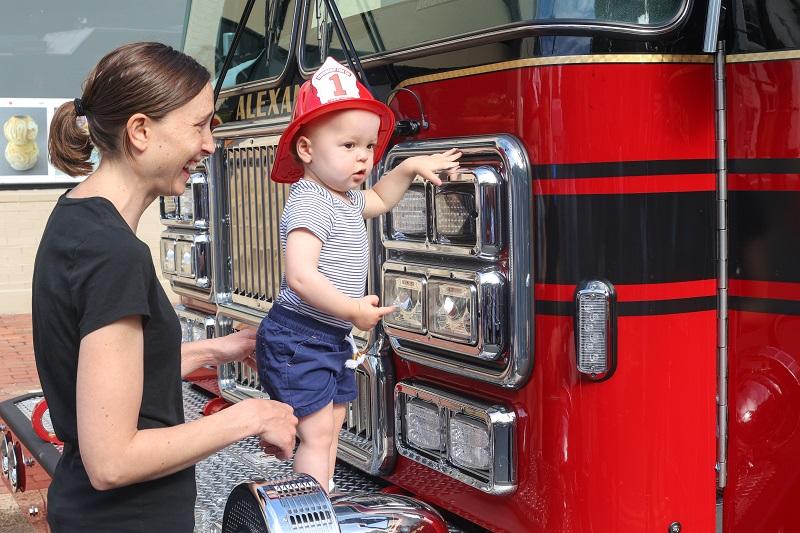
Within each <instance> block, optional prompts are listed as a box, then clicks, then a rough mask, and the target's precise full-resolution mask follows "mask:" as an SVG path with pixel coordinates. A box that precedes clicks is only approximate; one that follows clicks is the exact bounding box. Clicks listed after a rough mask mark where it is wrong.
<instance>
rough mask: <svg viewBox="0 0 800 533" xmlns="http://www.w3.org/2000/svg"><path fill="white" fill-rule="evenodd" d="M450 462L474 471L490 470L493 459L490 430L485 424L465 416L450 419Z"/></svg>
mask: <svg viewBox="0 0 800 533" xmlns="http://www.w3.org/2000/svg"><path fill="white" fill-rule="evenodd" d="M448 433H449V435H448V436H449V438H450V447H449V450H450V460H451V461H453V464H455V465H458V466H463V467H465V468H469V469H473V470H488V469H489V465H490V464H491V459H492V450H491V440H490V437H489V428H488V427H487V426H486V424H485V423H484V422H481V421H480V420H476V419H474V418H470V417H468V416H464V415H460V414H458V415H455V416H453V417H451V418H450V425H449V432H448Z"/></svg>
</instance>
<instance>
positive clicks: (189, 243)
mask: <svg viewBox="0 0 800 533" xmlns="http://www.w3.org/2000/svg"><path fill="white" fill-rule="evenodd" d="M210 241H211V236H210V235H209V234H208V233H194V232H191V231H189V230H179V229H167V230H164V231H163V232H162V233H161V239H160V245H159V253H160V254H162V255H160V256H159V257H160V259H162V258H163V252H162V251H161V247H162V246H163V245H164V244H165V243H167V242H174V246H175V248H174V250H175V252H174V253H175V270H172V271H169V270H167V269H166V268H165V265H164V264H163V262H162V265H161V272H162V274H163V276H164V277H165V278H167V279H169V280H170V283H171V286H172V289H173V290H174V291H175V292H176V293H178V294H186V295H188V296H195V295H197V294H201V295H202V298H204V299H206V300H208V298H209V293H210V291H211V271H212V259H211V242H210ZM179 246H180V247H181V248H183V249H184V250H185V249H186V248H187V247H188V248H189V249H190V250H191V254H192V264H191V267H192V272H191V273H190V274H187V273H181V271H180V260H179V259H178V247H179Z"/></svg>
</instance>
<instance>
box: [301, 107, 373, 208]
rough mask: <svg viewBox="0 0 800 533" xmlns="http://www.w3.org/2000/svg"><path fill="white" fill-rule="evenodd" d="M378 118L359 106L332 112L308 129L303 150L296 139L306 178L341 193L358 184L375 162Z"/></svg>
mask: <svg viewBox="0 0 800 533" xmlns="http://www.w3.org/2000/svg"><path fill="white" fill-rule="evenodd" d="M379 126H380V118H379V117H378V115H376V114H374V113H370V112H369V111H364V110H361V109H348V110H345V111H339V112H337V113H332V114H331V115H330V116H329V117H325V118H323V119H320V121H319V122H318V123H315V124H312V125H311V127H309V128H308V130H307V131H306V134H305V135H304V137H306V138H307V139H308V144H307V147H306V150H304V149H303V147H302V143H303V140H302V138H301V140H299V141H298V153H299V155H300V158H301V159H302V160H303V163H304V164H305V168H306V174H307V177H309V178H311V179H314V180H315V181H319V182H321V183H322V184H323V185H325V186H326V187H328V188H329V189H332V190H334V191H337V192H340V193H344V192H347V191H349V190H351V189H354V188H356V187H358V186H360V185H361V184H362V183H363V182H364V180H366V179H367V176H368V175H369V173H370V171H371V170H372V166H373V165H374V162H375V161H374V150H375V144H376V143H377V142H378V128H379Z"/></svg>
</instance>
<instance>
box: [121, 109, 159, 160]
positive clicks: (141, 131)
mask: <svg viewBox="0 0 800 533" xmlns="http://www.w3.org/2000/svg"><path fill="white" fill-rule="evenodd" d="M152 134H153V131H152V129H151V128H150V119H149V118H148V117H147V115H144V114H142V113H136V114H134V115H131V117H130V118H129V119H128V122H127V123H126V124H125V135H127V136H128V140H129V141H130V145H131V147H133V148H135V149H136V150H138V151H140V152H143V151H144V150H145V148H147V145H148V144H149V143H150V140H151V139H152Z"/></svg>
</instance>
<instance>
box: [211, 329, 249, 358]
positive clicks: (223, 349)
mask: <svg viewBox="0 0 800 533" xmlns="http://www.w3.org/2000/svg"><path fill="white" fill-rule="evenodd" d="M208 343H209V344H213V345H212V346H210V348H211V350H212V351H213V353H214V361H215V362H216V364H218V365H222V364H225V363H231V362H233V361H244V360H245V359H247V358H248V357H251V356H252V355H253V353H254V352H255V349H256V330H254V329H251V328H248V329H242V330H239V331H237V332H235V333H231V334H229V335H225V336H224V337H216V338H214V339H210V340H209V341H208Z"/></svg>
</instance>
